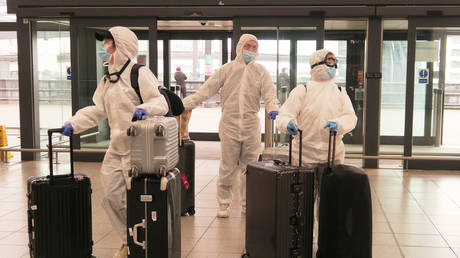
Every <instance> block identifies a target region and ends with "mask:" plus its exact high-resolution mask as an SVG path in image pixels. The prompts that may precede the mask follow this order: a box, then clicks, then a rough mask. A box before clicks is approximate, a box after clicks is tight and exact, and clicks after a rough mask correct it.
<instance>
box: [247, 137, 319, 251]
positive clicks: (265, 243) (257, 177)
mask: <svg viewBox="0 0 460 258" xmlns="http://www.w3.org/2000/svg"><path fill="white" fill-rule="evenodd" d="M301 135H302V133H301V132H300V137H302V136H301ZM300 142H302V140H300ZM291 153H292V137H291V138H290V151H289V154H290V155H289V163H288V164H286V163H283V162H281V161H276V160H272V161H261V162H254V163H249V164H248V167H247V181H246V203H247V208H246V253H245V254H243V257H254V258H271V257H273V258H285V257H304V258H306V257H311V256H312V252H313V250H312V245H313V205H314V194H313V191H314V167H313V166H312V167H295V166H293V165H291V159H292V157H291V155H292V154H291ZM299 164H302V148H301V147H300V148H299Z"/></svg>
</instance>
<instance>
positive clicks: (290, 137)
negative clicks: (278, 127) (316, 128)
mask: <svg viewBox="0 0 460 258" xmlns="http://www.w3.org/2000/svg"><path fill="white" fill-rule="evenodd" d="M298 131H299V167H301V166H302V133H303V131H302V130H300V129H298ZM293 138H294V137H293V136H292V134H289V165H291V164H292V139H293Z"/></svg>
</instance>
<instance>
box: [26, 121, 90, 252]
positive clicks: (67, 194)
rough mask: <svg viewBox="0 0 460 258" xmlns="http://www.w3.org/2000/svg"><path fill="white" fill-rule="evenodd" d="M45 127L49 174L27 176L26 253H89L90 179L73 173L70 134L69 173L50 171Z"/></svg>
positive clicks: (50, 146) (51, 169) (50, 163)
mask: <svg viewBox="0 0 460 258" xmlns="http://www.w3.org/2000/svg"><path fill="white" fill-rule="evenodd" d="M62 131H63V129H60V128H59V129H50V130H48V142H49V143H48V148H49V154H48V157H49V166H50V175H49V176H40V177H30V178H29V179H28V180H27V198H28V202H27V204H28V210H27V215H28V231H29V249H30V257H47V258H54V257H55V258H58V257H59V258H61V257H69V258H83V257H92V255H91V254H92V249H93V240H92V224H91V182H90V179H89V178H88V177H87V176H85V175H83V174H74V164H73V144H72V137H70V138H69V139H70V174H67V175H53V158H52V157H53V156H52V148H53V147H52V135H53V133H57V132H62Z"/></svg>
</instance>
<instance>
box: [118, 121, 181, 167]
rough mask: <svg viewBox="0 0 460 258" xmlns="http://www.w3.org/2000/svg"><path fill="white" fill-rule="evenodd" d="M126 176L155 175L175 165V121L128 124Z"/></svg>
mask: <svg viewBox="0 0 460 258" xmlns="http://www.w3.org/2000/svg"><path fill="white" fill-rule="evenodd" d="M127 134H128V136H131V170H130V176H138V175H151V174H155V175H159V176H166V172H167V171H168V170H170V169H171V168H174V167H175V166H176V164H177V162H178V161H179V152H178V145H179V144H178V129H177V121H176V118H175V117H164V116H153V117H151V118H147V119H145V120H139V121H135V122H133V123H132V125H131V126H130V127H129V128H128V131H127Z"/></svg>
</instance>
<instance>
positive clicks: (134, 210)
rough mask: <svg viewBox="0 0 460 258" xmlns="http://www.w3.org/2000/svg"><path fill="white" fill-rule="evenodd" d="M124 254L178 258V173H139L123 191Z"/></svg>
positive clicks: (179, 254)
mask: <svg viewBox="0 0 460 258" xmlns="http://www.w3.org/2000/svg"><path fill="white" fill-rule="evenodd" d="M127 203H128V204H127V226H128V257H130V258H138V257H145V258H180V257H181V224H180V215H181V213H180V174H179V171H178V170H177V169H173V170H170V171H169V172H168V173H167V175H166V176H165V177H161V178H160V177H157V176H154V175H142V176H139V177H134V178H133V179H132V180H131V189H129V190H128V191H127Z"/></svg>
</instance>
